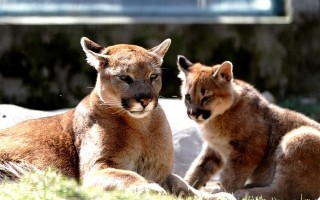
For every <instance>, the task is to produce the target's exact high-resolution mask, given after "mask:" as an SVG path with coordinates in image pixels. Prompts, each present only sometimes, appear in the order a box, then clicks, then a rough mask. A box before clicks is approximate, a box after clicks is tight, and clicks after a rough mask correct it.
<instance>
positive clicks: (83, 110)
mask: <svg viewBox="0 0 320 200" xmlns="http://www.w3.org/2000/svg"><path fill="white" fill-rule="evenodd" d="M81 45H82V48H83V50H84V52H85V53H86V55H87V61H88V63H89V64H91V65H92V66H93V67H94V68H95V69H96V70H97V72H98V76H97V81H96V85H95V87H94V89H93V91H92V92H91V94H90V95H88V96H87V97H85V98H84V99H83V100H82V101H81V102H80V103H79V104H78V106H77V107H76V108H74V109H70V110H69V111H68V112H66V113H64V114H61V115H56V116H51V117H46V118H40V119H33V120H28V121H25V122H22V123H19V124H17V125H16V126H14V127H11V128H8V129H4V130H0V169H2V170H0V173H1V176H0V177H2V176H5V175H6V174H10V175H12V174H17V177H18V176H20V173H17V172H11V173H10V172H9V171H10V166H9V167H8V165H11V166H16V167H15V168H17V169H20V168H21V167H23V166H30V165H31V166H34V167H36V168H38V169H45V168H47V167H54V168H56V169H58V170H59V171H60V172H61V173H63V174H64V175H66V176H68V177H72V178H74V179H76V180H78V181H80V182H83V185H85V186H100V187H103V188H104V189H105V190H112V189H118V190H129V191H137V192H144V191H153V192H160V193H165V190H164V189H166V191H167V192H170V193H173V194H176V195H180V194H184V195H197V196H202V195H207V197H208V198H210V197H215V196H213V195H209V194H205V193H200V192H198V191H196V190H195V189H193V188H191V187H190V186H189V185H188V184H187V183H186V182H185V181H184V180H183V179H181V178H180V177H178V176H176V175H174V174H172V173H171V172H172V165H173V145H172V135H171V130H170V127H169V124H168V121H167V119H166V117H165V114H164V112H163V110H162V108H161V106H160V105H158V96H159V92H160V89H161V68H160V66H161V64H162V59H163V57H164V55H165V53H166V52H167V50H168V48H169V46H170V40H169V39H167V40H165V41H164V42H162V43H161V44H160V45H158V46H156V47H154V48H152V49H150V50H146V49H144V48H142V47H139V46H135V45H126V44H120V45H115V46H110V47H107V48H104V47H102V46H100V45H98V44H96V43H94V42H92V41H90V40H89V39H87V38H82V40H81ZM19 163H22V164H19ZM24 163H25V164H24ZM1 166H4V167H3V168H1ZM19 167H20V168H19ZM12 169H13V168H12ZM26 169H28V168H26ZM16 171H17V170H16ZM18 172H23V170H18Z"/></svg>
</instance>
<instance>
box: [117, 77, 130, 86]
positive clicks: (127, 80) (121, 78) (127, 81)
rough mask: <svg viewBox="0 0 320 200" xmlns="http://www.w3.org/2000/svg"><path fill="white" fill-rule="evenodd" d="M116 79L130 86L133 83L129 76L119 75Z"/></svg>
mask: <svg viewBox="0 0 320 200" xmlns="http://www.w3.org/2000/svg"><path fill="white" fill-rule="evenodd" d="M117 78H118V79H119V80H121V81H124V82H126V83H128V84H131V83H132V82H133V80H132V78H131V77H130V76H126V75H119V76H117Z"/></svg>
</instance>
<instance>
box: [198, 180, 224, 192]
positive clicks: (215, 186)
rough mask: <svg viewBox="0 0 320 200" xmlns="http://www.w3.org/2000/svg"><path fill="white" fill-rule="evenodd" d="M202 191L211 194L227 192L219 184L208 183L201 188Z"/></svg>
mask: <svg viewBox="0 0 320 200" xmlns="http://www.w3.org/2000/svg"><path fill="white" fill-rule="evenodd" d="M201 190H202V191H205V192H208V193H211V194H215V193H218V192H225V191H226V190H225V189H224V187H223V186H222V185H221V183H219V182H208V183H207V184H206V186H205V187H203V188H201Z"/></svg>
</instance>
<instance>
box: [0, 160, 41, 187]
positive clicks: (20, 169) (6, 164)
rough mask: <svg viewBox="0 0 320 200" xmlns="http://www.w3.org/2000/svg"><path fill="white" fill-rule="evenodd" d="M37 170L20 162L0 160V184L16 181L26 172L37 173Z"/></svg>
mask: <svg viewBox="0 0 320 200" xmlns="http://www.w3.org/2000/svg"><path fill="white" fill-rule="evenodd" d="M37 170H38V169H37V168H36V167H35V166H33V165H30V164H27V163H24V162H22V161H6V160H0V183H1V182H3V181H4V180H6V181H16V180H18V179H20V177H21V176H22V175H24V174H25V173H27V172H32V171H37Z"/></svg>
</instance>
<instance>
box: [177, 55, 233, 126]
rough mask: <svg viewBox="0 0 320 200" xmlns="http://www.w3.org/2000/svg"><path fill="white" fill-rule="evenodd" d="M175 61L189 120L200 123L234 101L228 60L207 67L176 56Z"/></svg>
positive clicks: (220, 112) (230, 65)
mask: <svg viewBox="0 0 320 200" xmlns="http://www.w3.org/2000/svg"><path fill="white" fill-rule="evenodd" d="M177 64H178V68H179V70H180V74H179V77H180V78H181V79H182V85H181V95H182V98H183V100H184V102H185V105H186V107H187V114H188V116H189V117H190V118H191V119H193V120H195V121H197V122H202V121H205V120H207V119H209V118H210V117H214V116H217V115H220V114H222V113H224V112H225V111H226V110H227V109H228V108H230V106H231V105H232V103H233V90H232V80H233V73H232V63H231V62H229V61H226V62H224V63H222V64H220V65H214V66H212V67H208V66H205V65H202V64H200V63H196V64H194V63H192V62H190V61H189V60H188V59H187V58H186V57H184V56H178V60H177Z"/></svg>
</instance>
